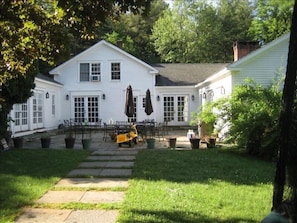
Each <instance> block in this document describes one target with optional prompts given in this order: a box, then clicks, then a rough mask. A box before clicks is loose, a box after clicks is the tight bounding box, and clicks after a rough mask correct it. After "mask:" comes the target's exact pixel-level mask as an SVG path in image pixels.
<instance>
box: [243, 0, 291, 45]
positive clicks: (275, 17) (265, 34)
mask: <svg viewBox="0 0 297 223" xmlns="http://www.w3.org/2000/svg"><path fill="white" fill-rule="evenodd" d="M293 5H294V0H258V1H256V10H255V16H254V19H253V21H252V24H251V27H250V28H249V35H250V37H251V38H252V39H254V40H256V41H260V42H262V43H263V44H265V43H268V42H270V41H272V40H274V39H276V38H278V37H280V36H282V35H283V34H285V33H288V32H289V31H290V27H291V18H292V13H293Z"/></svg>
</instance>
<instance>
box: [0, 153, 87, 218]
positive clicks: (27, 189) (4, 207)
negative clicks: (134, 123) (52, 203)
mask: <svg viewBox="0 0 297 223" xmlns="http://www.w3.org/2000/svg"><path fill="white" fill-rule="evenodd" d="M86 155H87V153H86V152H85V151H82V150H80V151H78V150H76V151H75V150H53V149H50V150H49V149H34V150H32V149H31V150H26V149H18V150H10V151H7V152H2V153H0V182H1V183H0V222H13V220H14V218H15V217H16V216H17V214H18V213H19V211H20V208H22V207H24V206H28V205H32V204H33V201H34V200H36V199H37V198H39V197H40V196H41V195H42V194H44V193H45V192H46V191H47V190H48V189H50V188H51V187H52V186H53V185H54V184H55V183H56V182H57V181H58V180H59V179H61V178H62V177H64V176H65V175H66V174H67V173H68V172H69V171H70V170H72V169H74V168H75V167H77V165H78V164H79V163H80V162H81V161H82V160H83V159H84V158H85V157H86Z"/></svg>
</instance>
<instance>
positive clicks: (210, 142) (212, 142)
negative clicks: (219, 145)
mask: <svg viewBox="0 0 297 223" xmlns="http://www.w3.org/2000/svg"><path fill="white" fill-rule="evenodd" d="M215 147H216V139H214V138H210V139H209V140H208V142H207V148H215Z"/></svg>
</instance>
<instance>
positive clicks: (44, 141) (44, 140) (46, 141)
mask: <svg viewBox="0 0 297 223" xmlns="http://www.w3.org/2000/svg"><path fill="white" fill-rule="evenodd" d="M40 141H41V147H42V148H45V149H46V148H49V147H50V145H51V138H41V139H40Z"/></svg>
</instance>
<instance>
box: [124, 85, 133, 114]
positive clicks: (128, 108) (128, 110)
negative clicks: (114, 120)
mask: <svg viewBox="0 0 297 223" xmlns="http://www.w3.org/2000/svg"><path fill="white" fill-rule="evenodd" d="M125 114H126V115H127V117H128V118H130V117H133V115H134V102H133V91H132V87H131V85H129V86H128V87H127V90H126V103H125Z"/></svg>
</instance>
